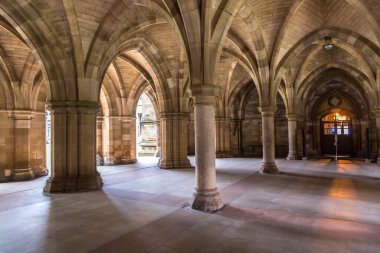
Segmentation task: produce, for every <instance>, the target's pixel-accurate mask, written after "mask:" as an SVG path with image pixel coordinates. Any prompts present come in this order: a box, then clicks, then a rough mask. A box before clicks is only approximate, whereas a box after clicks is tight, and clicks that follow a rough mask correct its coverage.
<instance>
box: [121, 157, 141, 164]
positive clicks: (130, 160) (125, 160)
mask: <svg viewBox="0 0 380 253" xmlns="http://www.w3.org/2000/svg"><path fill="white" fill-rule="evenodd" d="M133 163H137V159H134V158H122V159H121V163H120V164H133Z"/></svg>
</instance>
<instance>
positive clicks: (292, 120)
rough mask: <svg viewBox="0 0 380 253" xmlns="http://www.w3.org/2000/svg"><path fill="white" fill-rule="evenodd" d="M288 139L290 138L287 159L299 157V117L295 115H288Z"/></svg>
mask: <svg viewBox="0 0 380 253" xmlns="http://www.w3.org/2000/svg"><path fill="white" fill-rule="evenodd" d="M287 118H288V139H289V154H288V157H287V158H286V159H287V160H296V159H297V144H296V139H297V117H296V116H295V115H288V116H287Z"/></svg>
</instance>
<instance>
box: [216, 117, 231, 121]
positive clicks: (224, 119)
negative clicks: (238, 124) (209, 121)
mask: <svg viewBox="0 0 380 253" xmlns="http://www.w3.org/2000/svg"><path fill="white" fill-rule="evenodd" d="M215 121H216V122H229V121H231V118H230V117H215Z"/></svg>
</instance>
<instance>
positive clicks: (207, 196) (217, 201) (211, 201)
mask: <svg viewBox="0 0 380 253" xmlns="http://www.w3.org/2000/svg"><path fill="white" fill-rule="evenodd" d="M222 207H223V201H222V199H221V198H220V195H219V192H218V191H217V189H216V188H215V189H212V190H200V189H197V188H195V192H194V200H193V203H192V204H191V208H193V209H195V210H200V211H204V212H214V211H217V210H219V209H221V208H222Z"/></svg>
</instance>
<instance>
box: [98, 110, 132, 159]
mask: <svg viewBox="0 0 380 253" xmlns="http://www.w3.org/2000/svg"><path fill="white" fill-rule="evenodd" d="M103 156H104V164H105V165H117V164H131V163H135V162H136V161H137V160H136V118H135V117H131V116H109V117H104V123H103Z"/></svg>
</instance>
